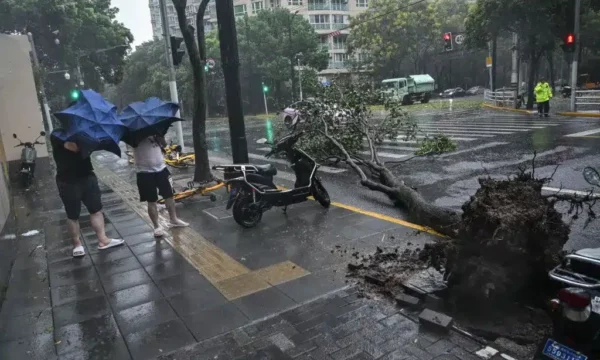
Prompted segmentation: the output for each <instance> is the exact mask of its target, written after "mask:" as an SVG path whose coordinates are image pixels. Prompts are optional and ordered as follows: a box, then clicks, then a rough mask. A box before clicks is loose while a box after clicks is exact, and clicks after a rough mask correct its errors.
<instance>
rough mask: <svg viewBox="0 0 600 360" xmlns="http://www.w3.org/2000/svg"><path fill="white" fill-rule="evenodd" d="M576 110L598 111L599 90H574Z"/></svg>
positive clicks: (599, 108) (599, 104) (599, 106)
mask: <svg viewBox="0 0 600 360" xmlns="http://www.w3.org/2000/svg"><path fill="white" fill-rule="evenodd" d="M575 105H576V108H577V111H581V110H584V111H586V110H587V111H593V110H596V111H600V90H575Z"/></svg>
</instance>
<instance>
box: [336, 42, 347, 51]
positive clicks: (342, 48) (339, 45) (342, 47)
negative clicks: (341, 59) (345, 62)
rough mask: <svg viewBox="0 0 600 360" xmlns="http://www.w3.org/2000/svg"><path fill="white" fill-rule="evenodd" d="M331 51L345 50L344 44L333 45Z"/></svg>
mask: <svg viewBox="0 0 600 360" xmlns="http://www.w3.org/2000/svg"><path fill="white" fill-rule="evenodd" d="M333 50H346V44H345V43H343V44H336V43H333Z"/></svg>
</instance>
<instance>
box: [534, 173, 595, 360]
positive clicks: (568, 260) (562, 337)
mask: <svg viewBox="0 0 600 360" xmlns="http://www.w3.org/2000/svg"><path fill="white" fill-rule="evenodd" d="M583 176H584V178H585V180H586V181H587V182H588V183H589V184H591V185H594V186H599V187H600V174H598V172H597V171H596V170H595V169H593V168H591V167H586V168H585V169H584V171H583ZM549 276H550V278H551V279H552V280H554V281H556V282H558V283H559V284H560V285H562V286H565V287H564V288H562V289H560V290H559V292H558V296H557V298H556V299H553V300H551V302H550V305H551V317H552V322H553V329H552V330H553V331H552V335H551V336H550V337H549V338H547V339H545V340H544V343H543V345H542V346H540V348H539V349H538V352H537V354H536V357H535V359H554V360H592V359H598V358H600V248H593V249H581V250H578V251H576V252H574V253H571V254H568V255H566V256H565V258H564V260H563V261H562V263H561V264H559V265H558V266H556V267H555V268H554V269H552V270H551V271H550V272H549Z"/></svg>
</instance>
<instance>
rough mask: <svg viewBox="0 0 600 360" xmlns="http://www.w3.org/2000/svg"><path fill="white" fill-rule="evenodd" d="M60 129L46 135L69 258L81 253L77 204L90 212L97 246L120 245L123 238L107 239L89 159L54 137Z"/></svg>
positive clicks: (96, 180) (97, 190)
mask: <svg viewBox="0 0 600 360" xmlns="http://www.w3.org/2000/svg"><path fill="white" fill-rule="evenodd" d="M60 131H62V130H60V129H57V130H55V131H54V132H53V133H52V134H51V135H50V141H51V144H52V153H53V155H54V161H55V162H56V185H57V187H58V193H59V195H60V198H61V200H62V202H63V205H64V207H65V211H66V213H67V230H68V232H69V235H70V236H71V239H72V240H73V257H81V256H84V255H85V249H84V248H83V246H82V244H81V239H80V237H79V236H80V230H79V215H80V214H81V203H83V205H85V207H86V208H87V209H88V211H89V213H90V222H91V224H92V229H94V232H95V233H96V236H97V237H98V249H100V250H105V249H109V248H112V247H115V246H119V245H123V243H124V241H123V240H119V239H109V238H108V237H107V236H106V232H105V229H104V215H103V214H102V201H101V198H100V196H101V194H100V188H99V187H98V179H97V178H96V175H95V174H94V168H93V167H92V162H91V160H90V158H89V157H88V158H85V159H84V158H82V156H81V154H80V153H79V147H78V146H77V144H75V143H73V142H69V141H62V140H60V139H59V137H58V136H57V133H58V132H60Z"/></svg>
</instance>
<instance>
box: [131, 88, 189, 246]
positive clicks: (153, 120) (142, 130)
mask: <svg viewBox="0 0 600 360" xmlns="http://www.w3.org/2000/svg"><path fill="white" fill-rule="evenodd" d="M177 110H179V106H178V105H177V104H174V103H167V102H164V101H162V100H160V99H158V98H149V99H147V100H146V101H144V102H136V103H133V104H130V105H129V106H127V108H125V109H124V110H123V111H122V112H121V114H120V115H119V119H120V120H121V121H122V122H123V124H125V126H127V129H128V133H127V134H126V135H125V136H124V137H123V141H125V142H126V143H127V144H129V145H131V146H132V147H133V159H134V163H135V166H136V170H137V186H138V191H139V194H140V201H141V202H146V203H147V204H148V216H149V217H150V220H151V221H152V224H153V225H154V236H155V237H157V238H160V237H163V236H164V235H165V232H164V230H163V229H162V227H161V226H160V223H159V221H158V220H159V219H158V206H157V202H158V195H160V196H161V197H162V198H163V199H164V200H165V205H166V206H167V211H168V213H169V227H170V228H177V227H186V226H189V224H188V223H187V222H185V221H183V220H181V219H179V218H178V217H177V212H176V209H175V200H174V199H173V180H172V179H171V173H170V172H169V170H168V169H167V166H166V165H165V161H164V158H163V150H162V149H163V148H164V147H165V146H166V141H165V139H164V136H165V134H166V133H167V131H168V129H169V127H170V126H171V125H172V124H173V123H174V122H175V121H181V119H179V118H176V117H175V114H176V113H177ZM157 190H158V191H157Z"/></svg>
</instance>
